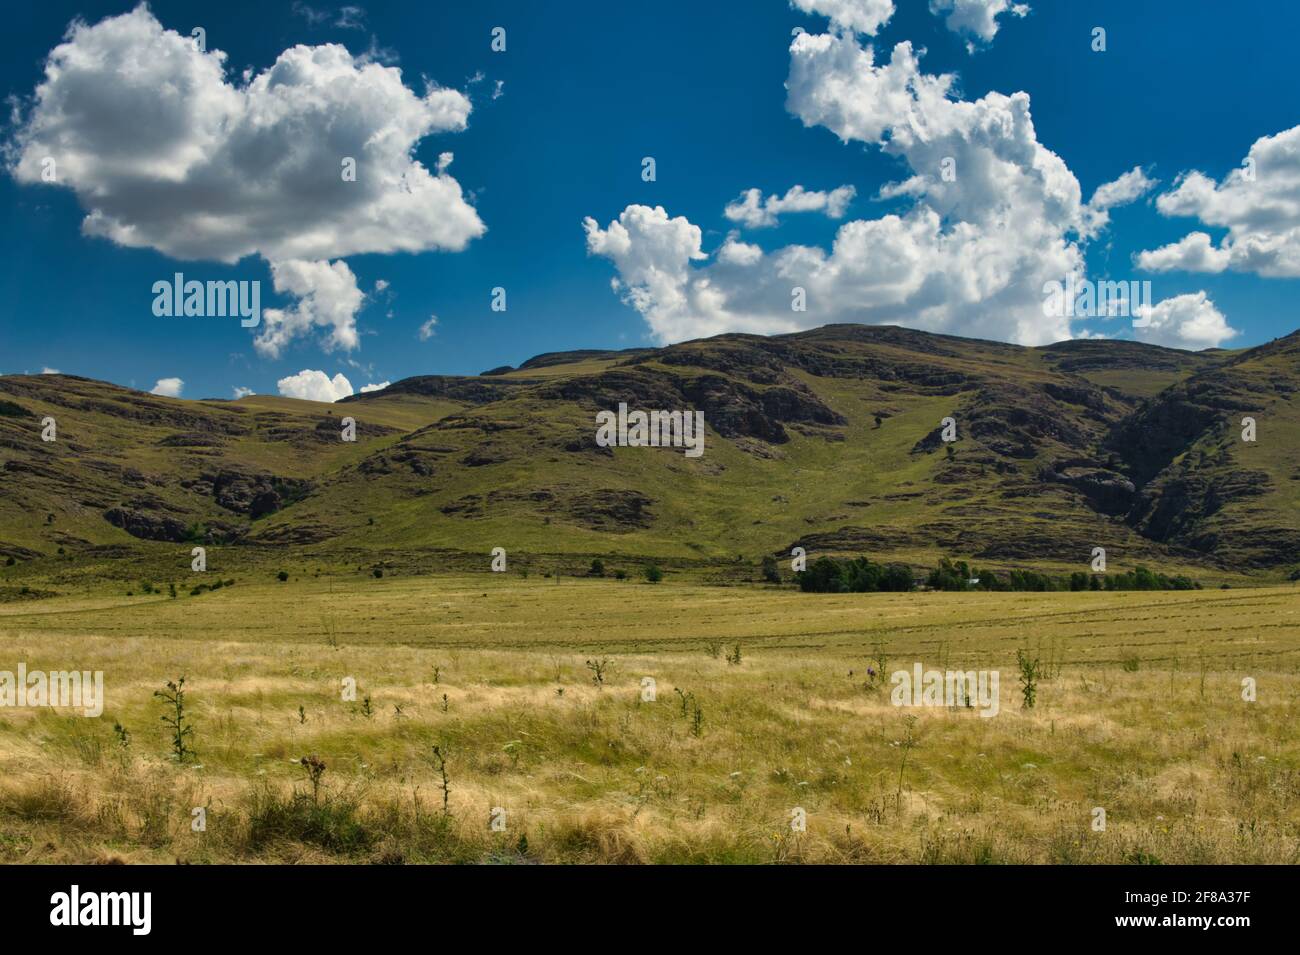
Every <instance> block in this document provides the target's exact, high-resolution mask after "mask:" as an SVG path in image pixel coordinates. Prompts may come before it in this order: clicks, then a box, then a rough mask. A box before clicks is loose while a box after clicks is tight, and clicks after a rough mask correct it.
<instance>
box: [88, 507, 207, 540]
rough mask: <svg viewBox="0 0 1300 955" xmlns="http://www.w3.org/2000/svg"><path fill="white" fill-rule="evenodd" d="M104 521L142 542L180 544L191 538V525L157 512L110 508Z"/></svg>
mask: <svg viewBox="0 0 1300 955" xmlns="http://www.w3.org/2000/svg"><path fill="white" fill-rule="evenodd" d="M104 520H106V521H108V522H109V523H110V524H112V525H113V526H114V527H120V528H122V530H124V531H126V532H127V533H128V534H130V535H131V536H132V537H139V538H140V539H141V540H150V541H172V542H174V543H179V542H181V541H185V540H188V539H189V536H190V528H189V525H187V524H186V523H185V522H184V521H183V520H180V519H179V518H176V517H169V516H167V515H165V514H160V513H158V512H156V511H143V510H134V509H132V508H129V507H110V508H109V509H108V510H107V511H105V512H104Z"/></svg>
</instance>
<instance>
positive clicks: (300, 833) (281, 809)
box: [248, 788, 373, 854]
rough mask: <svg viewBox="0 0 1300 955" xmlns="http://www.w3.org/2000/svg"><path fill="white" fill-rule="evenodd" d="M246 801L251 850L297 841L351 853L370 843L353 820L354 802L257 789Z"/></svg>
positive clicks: (355, 806)
mask: <svg viewBox="0 0 1300 955" xmlns="http://www.w3.org/2000/svg"><path fill="white" fill-rule="evenodd" d="M250 802H251V805H250V807H249V814H248V815H249V820H248V841H249V843H250V845H251V846H252V848H254V849H261V848H263V847H265V846H267V845H271V844H274V843H276V842H299V843H303V844H305V845H314V846H319V847H320V848H322V849H325V850H326V851H328V852H334V853H340V854H351V853H356V852H361V851H364V850H365V849H367V848H369V846H370V844H371V842H372V841H373V840H372V837H371V834H370V833H369V832H368V831H367V829H366V827H365V825H364V824H363V823H362V822H361V820H360V819H358V818H357V803H356V802H355V801H354V800H352V799H350V798H344V797H339V796H335V797H326V798H325V799H318V798H313V797H312V796H311V795H309V794H307V793H300V792H297V791H295V792H294V793H293V794H292V795H290V796H288V797H287V798H286V797H284V796H282V795H280V794H278V793H276V792H274V791H272V790H271V789H269V788H261V789H255V790H253V792H252V794H251V797H250Z"/></svg>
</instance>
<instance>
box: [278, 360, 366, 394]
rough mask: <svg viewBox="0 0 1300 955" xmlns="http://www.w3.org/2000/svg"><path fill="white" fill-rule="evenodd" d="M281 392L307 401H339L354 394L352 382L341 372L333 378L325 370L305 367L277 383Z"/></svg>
mask: <svg viewBox="0 0 1300 955" xmlns="http://www.w3.org/2000/svg"><path fill="white" fill-rule="evenodd" d="M275 384H276V387H277V388H279V389H280V394H282V395H284V396H285V397H286V398H302V399H304V400H306V401H338V400H339V399H340V398H346V397H347V396H348V395H350V394H352V382H350V381H348V380H347V378H346V377H344V375H343V373H342V372H339V373H338V374H337V375H335V376H334V377H333V378H331V377H330V376H329V375H327V374H325V372H323V371H316V370H314V369H311V368H304V369H303V370H302V371H300V372H298V374H296V375H289V376H288V377H287V378H281V379H280V380H279V381H277V382H276V383H275Z"/></svg>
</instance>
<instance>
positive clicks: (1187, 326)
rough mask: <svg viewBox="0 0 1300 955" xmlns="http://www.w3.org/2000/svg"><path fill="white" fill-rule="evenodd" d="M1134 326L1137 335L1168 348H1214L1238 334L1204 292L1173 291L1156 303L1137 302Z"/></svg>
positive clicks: (1141, 338)
mask: <svg viewBox="0 0 1300 955" xmlns="http://www.w3.org/2000/svg"><path fill="white" fill-rule="evenodd" d="M1136 311H1137V317H1138V319H1140V320H1141V321H1142V322H1145V327H1136V326H1135V327H1134V329H1133V331H1134V333H1135V334H1136V335H1137V337H1138V338H1139V339H1140V340H1142V341H1144V342H1150V343H1151V344H1153V345H1165V346H1168V347H1170V348H1191V349H1196V350H1199V349H1202V348H1215V347H1217V346H1218V345H1221V344H1222V343H1223V342H1225V341H1227V340H1228V339H1230V338H1232V337H1233V336H1235V335H1236V334H1237V330H1236V329H1235V328H1231V327H1229V325H1228V322H1227V319H1225V318H1224V317H1223V313H1222V312H1220V311H1219V310H1218V309H1217V308H1216V307H1215V305H1214V303H1213V302H1212V301H1210V299H1209V297H1208V296H1207V295H1206V294H1205V293H1204V292H1192V293H1189V294H1187V295H1175V296H1174V297H1173V298H1167V299H1164V300H1163V301H1160V302H1157V303H1156V304H1155V305H1140V306H1138V308H1137V309H1136Z"/></svg>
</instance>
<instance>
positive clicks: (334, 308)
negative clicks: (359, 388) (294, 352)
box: [253, 260, 365, 358]
mask: <svg viewBox="0 0 1300 955" xmlns="http://www.w3.org/2000/svg"><path fill="white" fill-rule="evenodd" d="M271 277H272V279H273V280H274V282H275V290H276V291H277V292H280V293H283V294H286V295H292V296H294V297H295V298H296V299H297V300H298V301H297V303H296V304H295V305H293V306H291V307H290V308H286V309H279V308H268V309H264V310H263V311H262V329H261V331H260V332H259V333H258V336H257V338H256V339H254V341H253V346H254V347H255V348H256V349H257V351H258V353H259V354H261V355H264V356H265V357H267V358H278V357H279V356H280V354H281V352H282V351H283V349H284V347H285V345H287V344H288V343H289V342H290V341H292V340H293V339H295V338H298V337H299V336H302V335H305V334H307V333H308V332H309V331H310V330H311V329H313V328H324V329H328V331H329V334H328V335H327V336H326V338H325V339H324V341H323V342H322V346H323V347H324V348H325V350H326V351H333V350H335V349H340V348H341V349H343V350H344V351H351V350H352V349H354V348H356V347H357V343H358V338H357V322H356V317H357V312H358V311H359V310H360V308H361V305H362V303H363V302H364V301H365V295H364V294H362V292H361V290H360V289H359V288H358V287H357V277H356V276H355V275H353V274H352V270H351V269H350V268H348V265H347V263H346V262H341V261H340V262H303V261H298V260H290V261H288V262H280V263H276V264H273V265H272V266H271Z"/></svg>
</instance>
